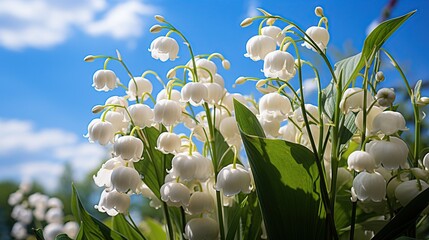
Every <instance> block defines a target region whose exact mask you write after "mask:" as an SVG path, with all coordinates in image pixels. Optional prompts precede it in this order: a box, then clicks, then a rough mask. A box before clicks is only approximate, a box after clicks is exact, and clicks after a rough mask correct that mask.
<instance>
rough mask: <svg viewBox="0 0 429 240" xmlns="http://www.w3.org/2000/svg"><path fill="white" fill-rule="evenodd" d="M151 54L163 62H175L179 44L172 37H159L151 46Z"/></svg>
mask: <svg viewBox="0 0 429 240" xmlns="http://www.w3.org/2000/svg"><path fill="white" fill-rule="evenodd" d="M149 52H151V56H152V57H153V58H154V59H159V60H161V61H162V62H165V61H167V60H168V59H170V60H171V61H174V60H175V59H176V58H177V54H178V53H179V44H177V41H176V40H175V39H174V38H171V37H165V36H161V37H157V38H155V40H153V41H152V43H151V44H150V48H149Z"/></svg>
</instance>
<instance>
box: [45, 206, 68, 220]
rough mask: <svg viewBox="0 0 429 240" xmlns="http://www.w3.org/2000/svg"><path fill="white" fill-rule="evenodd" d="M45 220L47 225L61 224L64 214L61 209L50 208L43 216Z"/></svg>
mask: <svg viewBox="0 0 429 240" xmlns="http://www.w3.org/2000/svg"><path fill="white" fill-rule="evenodd" d="M45 220H46V222H48V223H63V220H64V213H63V210H62V209H61V208H50V209H49V210H48V211H47V212H46V215H45Z"/></svg>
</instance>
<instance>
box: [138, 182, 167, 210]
mask: <svg viewBox="0 0 429 240" xmlns="http://www.w3.org/2000/svg"><path fill="white" fill-rule="evenodd" d="M140 192H141V194H142V195H143V197H146V198H149V199H150V202H149V206H151V207H153V208H155V209H159V208H161V206H162V202H161V200H159V199H158V198H157V197H156V195H155V194H154V193H153V192H152V190H150V188H149V187H148V186H147V185H146V184H144V183H143V184H142V186H141V187H140Z"/></svg>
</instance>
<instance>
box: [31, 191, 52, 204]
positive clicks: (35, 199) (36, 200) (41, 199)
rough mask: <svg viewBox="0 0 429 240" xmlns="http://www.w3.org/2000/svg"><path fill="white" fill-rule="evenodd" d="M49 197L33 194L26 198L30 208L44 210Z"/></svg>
mask: <svg viewBox="0 0 429 240" xmlns="http://www.w3.org/2000/svg"><path fill="white" fill-rule="evenodd" d="M48 201H49V197H48V196H46V195H44V194H41V193H38V192H37V193H33V194H31V195H30V196H29V197H28V204H29V205H30V207H35V208H37V207H40V208H46V207H47V206H48Z"/></svg>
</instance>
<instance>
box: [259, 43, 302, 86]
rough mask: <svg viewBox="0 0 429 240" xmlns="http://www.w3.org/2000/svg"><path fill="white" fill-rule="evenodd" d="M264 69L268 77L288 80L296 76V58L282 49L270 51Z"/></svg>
mask: <svg viewBox="0 0 429 240" xmlns="http://www.w3.org/2000/svg"><path fill="white" fill-rule="evenodd" d="M263 71H264V76H265V77H267V78H280V79H282V80H284V81H288V80H289V79H291V78H293V77H294V76H295V73H296V70H295V60H294V58H293V56H292V55H291V54H290V53H288V52H284V51H280V50H276V51H273V52H270V53H268V54H267V56H265V58H264V70H263Z"/></svg>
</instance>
